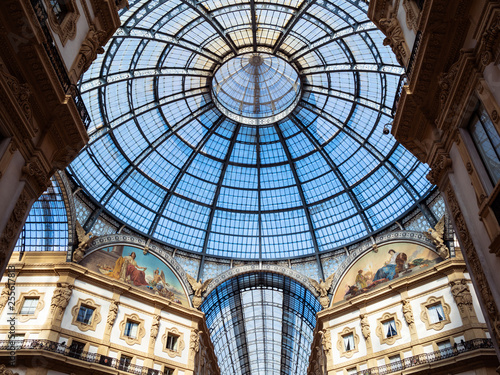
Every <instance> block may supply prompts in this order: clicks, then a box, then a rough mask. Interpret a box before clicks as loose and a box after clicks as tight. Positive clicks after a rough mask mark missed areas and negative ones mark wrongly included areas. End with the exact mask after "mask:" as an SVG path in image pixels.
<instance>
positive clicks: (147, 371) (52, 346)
mask: <svg viewBox="0 0 500 375" xmlns="http://www.w3.org/2000/svg"><path fill="white" fill-rule="evenodd" d="M0 350H8V351H9V352H10V351H16V352H17V351H20V350H44V351H48V352H51V353H57V354H61V355H63V356H65V357H71V358H75V359H79V360H81V361H85V362H89V363H98V364H100V365H103V366H107V367H111V368H114V369H117V370H120V371H124V372H128V373H130V374H136V375H163V371H160V370H155V369H152V368H148V367H144V366H136V365H132V364H128V363H127V362H125V361H121V360H119V359H117V358H111V357H108V356H105V355H102V354H97V353H89V352H84V351H78V350H77V349H76V348H75V347H73V346H71V345H70V346H66V345H63V344H61V343H58V342H54V341H49V340H10V341H9V340H0ZM18 354H19V353H18Z"/></svg>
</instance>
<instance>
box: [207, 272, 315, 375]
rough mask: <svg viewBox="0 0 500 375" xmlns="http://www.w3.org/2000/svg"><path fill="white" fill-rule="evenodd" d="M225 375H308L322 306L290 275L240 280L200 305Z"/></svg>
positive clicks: (221, 287)
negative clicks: (314, 331)
mask: <svg viewBox="0 0 500 375" xmlns="http://www.w3.org/2000/svg"><path fill="white" fill-rule="evenodd" d="M201 310H202V311H203V312H204V313H205V316H206V319H207V325H208V328H209V331H210V338H211V340H212V342H213V344H214V350H215V354H216V356H217V359H218V364H219V367H220V369H221V374H225V375H229V374H230V375H250V374H266V375H268V374H269V375H273V374H276V375H282V374H306V373H307V367H308V365H309V355H310V354H311V343H312V341H313V330H314V327H315V325H316V313H317V312H318V311H320V310H321V305H320V304H319V302H318V300H317V299H316V298H315V296H314V295H313V294H312V293H311V292H310V291H309V290H307V289H306V288H305V287H304V286H302V285H301V284H299V283H298V282H296V281H295V280H292V279H290V278H288V277H286V276H283V275H280V274H272V273H265V272H255V273H250V274H244V275H239V276H236V277H235V278H233V279H230V280H228V281H226V282H224V283H222V284H221V285H219V286H218V287H217V288H216V289H215V290H214V291H213V292H211V293H210V294H209V295H208V296H207V297H206V298H205V301H204V302H203V304H202V305H201Z"/></svg>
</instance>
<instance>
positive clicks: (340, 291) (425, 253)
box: [333, 242, 442, 303]
mask: <svg viewBox="0 0 500 375" xmlns="http://www.w3.org/2000/svg"><path fill="white" fill-rule="evenodd" d="M441 261H442V259H441V258H440V257H439V256H438V255H437V254H436V253H435V252H434V251H432V250H430V249H428V248H426V247H424V246H421V245H417V244H414V243H409V242H403V243H402V242H399V243H391V244H386V245H381V246H379V247H378V252H374V251H372V250H370V251H369V252H367V253H365V254H364V255H362V256H361V257H360V258H358V260H357V261H356V262H354V263H353V265H352V266H351V267H350V268H349V270H348V271H347V272H346V274H345V275H344V277H343V278H342V280H341V281H340V283H339V284H338V287H337V288H336V291H335V296H334V298H333V303H335V302H339V301H342V300H347V299H350V298H352V297H355V296H357V295H360V294H362V293H366V292H368V291H370V290H372V289H373V288H376V287H377V286H378V285H381V284H385V283H388V282H391V281H392V280H395V279H397V278H401V277H405V276H409V275H411V274H413V273H415V272H419V271H421V270H423V269H426V268H428V267H431V266H433V265H435V264H437V263H439V262H441Z"/></svg>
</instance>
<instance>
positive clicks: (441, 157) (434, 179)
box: [426, 153, 452, 186]
mask: <svg viewBox="0 0 500 375" xmlns="http://www.w3.org/2000/svg"><path fill="white" fill-rule="evenodd" d="M451 165H452V162H451V158H450V157H449V156H448V155H447V154H445V153H440V154H438V156H436V158H435V160H434V162H432V164H431V171H430V172H429V173H428V174H427V176H426V177H427V179H428V180H429V181H430V182H431V184H434V185H438V186H439V185H440V182H441V180H442V179H443V177H444V176H445V175H446V172H448V171H449V170H450V169H451Z"/></svg>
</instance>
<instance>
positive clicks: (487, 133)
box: [469, 104, 500, 186]
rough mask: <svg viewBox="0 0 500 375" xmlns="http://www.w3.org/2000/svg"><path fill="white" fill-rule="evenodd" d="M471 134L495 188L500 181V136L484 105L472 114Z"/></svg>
mask: <svg viewBox="0 0 500 375" xmlns="http://www.w3.org/2000/svg"><path fill="white" fill-rule="evenodd" d="M469 132H470V135H471V137H472V140H473V142H474V145H475V146H476V149H477V151H478V153H479V155H480V156H481V160H482V162H483V164H484V166H485V168H486V170H487V171H488V174H489V176H490V179H491V182H492V183H493V186H495V185H496V183H497V182H498V180H500V136H499V134H498V131H497V129H496V128H495V125H494V124H493V122H492V121H491V119H490V116H489V115H488V113H487V112H486V109H485V108H484V106H483V105H482V104H480V105H479V107H478V109H476V110H475V111H474V113H473V114H472V117H471V122H470V124H469Z"/></svg>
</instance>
